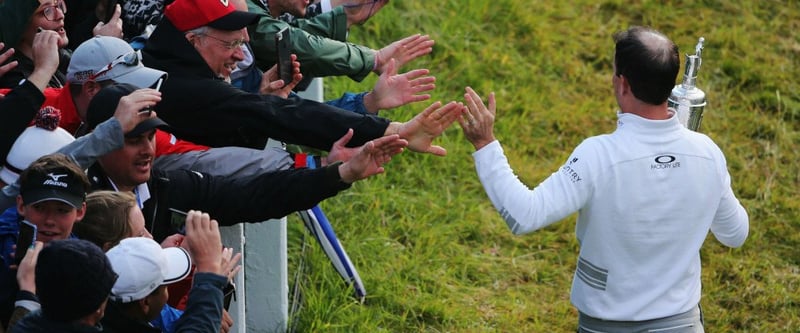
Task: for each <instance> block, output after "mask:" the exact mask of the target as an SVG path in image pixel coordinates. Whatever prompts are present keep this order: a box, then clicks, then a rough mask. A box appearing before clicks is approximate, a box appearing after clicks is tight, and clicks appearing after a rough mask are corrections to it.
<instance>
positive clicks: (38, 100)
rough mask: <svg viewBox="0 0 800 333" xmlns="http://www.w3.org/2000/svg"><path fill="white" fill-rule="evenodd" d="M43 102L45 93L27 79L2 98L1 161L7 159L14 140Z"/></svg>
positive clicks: (0, 126)
mask: <svg viewBox="0 0 800 333" xmlns="http://www.w3.org/2000/svg"><path fill="white" fill-rule="evenodd" d="M42 103H44V95H43V94H42V92H41V91H40V90H39V88H37V87H36V86H35V85H34V84H33V83H30V82H29V81H27V80H26V81H25V83H23V84H22V85H19V86H16V87H15V88H14V89H13V90H11V91H9V92H8V94H7V95H6V97H5V98H3V99H0V112H2V113H3V121H0V158H2V159H0V161H3V162H5V161H6V157H7V156H6V155H7V154H8V152H9V151H10V150H11V146H13V145H14V141H16V140H17V137H19V135H20V134H22V132H23V131H25V128H27V127H28V124H30V123H31V120H33V117H35V116H36V112H37V111H39V108H40V107H41V106H42Z"/></svg>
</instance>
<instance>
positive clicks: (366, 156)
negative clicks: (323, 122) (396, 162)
mask: <svg viewBox="0 0 800 333" xmlns="http://www.w3.org/2000/svg"><path fill="white" fill-rule="evenodd" d="M351 131H352V130H351ZM349 133H350V131H348V134H349ZM406 146H408V141H406V140H403V139H401V138H400V136H399V135H397V134H393V135H387V136H384V137H381V138H377V139H375V140H372V141H369V142H367V143H365V144H364V145H363V146H361V147H360V148H359V149H358V152H357V153H356V154H355V155H354V156H353V157H352V158H350V160H348V161H347V162H344V163H342V164H340V165H339V177H341V179H342V181H343V182H345V183H348V184H351V183H353V182H355V181H358V180H361V179H364V178H367V177H369V176H372V175H377V174H379V173H383V171H384V169H383V165H384V164H386V163H389V161H391V160H392V156H394V155H397V154H399V153H401V152H403V149H404V148H405V147H406Z"/></svg>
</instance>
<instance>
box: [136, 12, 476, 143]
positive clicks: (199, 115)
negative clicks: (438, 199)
mask: <svg viewBox="0 0 800 333" xmlns="http://www.w3.org/2000/svg"><path fill="white" fill-rule="evenodd" d="M258 19H259V16H258V15H257V14H254V13H248V12H242V11H237V10H235V9H234V6H233V5H232V4H230V3H228V2H227V1H218V0H177V1H175V2H173V3H172V4H170V5H169V6H167V8H166V10H165V16H164V19H163V20H162V21H161V22H160V23H159V25H158V26H157V27H156V30H155V31H154V32H153V34H152V35H151V36H150V39H149V40H148V43H147V45H146V46H145V48H144V49H143V53H144V61H145V63H146V64H147V65H148V66H150V67H152V68H156V69H160V70H163V71H166V72H169V73H170V78H169V80H167V81H165V82H164V85H163V86H162V89H161V91H162V92H163V99H162V101H161V102H160V103H159V104H158V105H157V106H156V111H158V113H159V117H161V118H162V119H164V120H165V121H166V122H167V123H169V124H170V126H171V127H172V130H173V134H175V135H176V136H177V137H179V138H182V139H185V140H190V141H193V142H196V143H199V144H204V145H209V146H212V147H219V146H244V147H251V148H263V147H264V145H265V143H266V141H267V139H268V138H270V137H271V138H274V139H277V140H282V141H286V142H287V143H293V144H300V145H305V146H309V147H313V148H316V149H321V150H327V149H329V148H330V147H331V145H332V144H333V143H334V142H335V141H336V140H338V139H339V138H341V137H342V136H343V135H345V134H346V133H347V132H348V130H349V129H353V131H354V134H353V138H352V139H351V141H350V146H360V145H363V144H364V143H366V142H367V141H369V140H372V139H375V138H378V137H382V136H384V135H391V134H399V135H400V137H402V138H404V139H407V140H408V142H409V149H410V150H412V151H416V152H425V153H432V154H435V155H445V154H446V151H445V150H444V148H442V147H438V146H433V145H432V142H433V140H434V139H435V138H436V137H437V136H439V135H440V134H441V133H442V132H444V130H445V129H446V128H447V127H448V126H449V125H451V124H452V123H453V122H454V121H455V119H456V118H457V117H458V116H459V115H460V114H461V112H462V110H463V107H462V105H460V104H459V103H456V102H450V103H448V104H446V105H442V103H440V102H436V103H434V104H432V105H431V106H430V107H428V108H427V109H426V110H425V111H424V112H422V113H420V114H419V115H418V116H416V117H414V118H413V119H411V120H410V121H408V122H404V123H400V122H392V121H389V120H388V119H383V118H379V117H374V116H370V115H362V114H356V113H354V112H348V111H345V110H342V109H338V108H335V107H331V106H327V105H324V104H320V103H317V102H313V101H307V100H303V99H300V98H296V97H292V98H288V99H284V98H280V97H277V96H264V95H259V94H251V93H246V92H244V91H242V90H240V89H238V88H236V87H234V86H232V85H230V84H229V83H228V82H226V81H225V79H226V78H227V77H229V76H230V74H231V72H232V71H233V69H234V68H235V67H236V64H237V62H239V61H241V60H242V59H243V54H242V51H241V49H240V48H234V49H231V48H229V46H230V44H229V43H233V42H236V41H249V36H248V34H247V29H246V26H247V25H249V24H254V23H255V22H257V20H258ZM209 36H211V37H213V38H209ZM218 39H221V40H224V41H227V42H228V44H226V43H222V42H220V41H219V40H218Z"/></svg>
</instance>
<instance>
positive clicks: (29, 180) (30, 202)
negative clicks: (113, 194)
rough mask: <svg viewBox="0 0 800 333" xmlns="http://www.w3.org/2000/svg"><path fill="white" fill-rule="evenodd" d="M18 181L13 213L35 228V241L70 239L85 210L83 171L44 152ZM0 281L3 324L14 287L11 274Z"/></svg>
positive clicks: (10, 310) (61, 158) (61, 157)
mask: <svg viewBox="0 0 800 333" xmlns="http://www.w3.org/2000/svg"><path fill="white" fill-rule="evenodd" d="M19 184H20V195H19V196H17V212H18V214H19V215H20V216H21V217H22V218H24V219H25V220H27V221H29V222H30V223H32V224H34V225H35V226H36V227H37V233H36V240H37V241H40V242H43V243H45V244H48V243H49V242H51V241H54V240H60V239H67V238H70V237H71V234H72V226H73V225H74V224H75V222H77V221H80V220H81V219H82V218H83V215H84V214H85V212H86V202H85V198H86V193H87V192H88V191H89V180H88V179H87V178H86V174H85V173H84V172H83V170H81V169H80V168H79V167H78V166H77V165H76V164H75V163H73V162H72V160H70V159H69V158H68V157H66V156H64V155H61V154H51V155H45V156H42V157H40V158H39V159H37V160H36V161H34V162H33V163H31V165H30V166H28V167H27V168H26V169H25V170H24V171H23V172H22V173H21V174H20V176H19ZM0 283H2V285H1V286H0V290H3V291H4V293H3V295H2V296H3V297H2V299H0V319H2V320H3V325H5V324H6V323H7V321H8V318H9V317H10V315H11V312H12V310H13V306H14V299H13V296H14V293H16V291H17V290H18V286H17V281H16V278H15V277H12V278H5V275H4V278H3V279H2V281H0ZM20 297H22V298H26V297H27V298H32V294H30V295H18V298H20ZM34 299H35V298H34Z"/></svg>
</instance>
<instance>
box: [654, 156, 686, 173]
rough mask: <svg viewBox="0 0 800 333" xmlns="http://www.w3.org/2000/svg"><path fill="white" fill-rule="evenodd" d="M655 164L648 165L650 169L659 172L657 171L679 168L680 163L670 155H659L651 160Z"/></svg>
mask: <svg viewBox="0 0 800 333" xmlns="http://www.w3.org/2000/svg"><path fill="white" fill-rule="evenodd" d="M653 161H654V162H655V164H651V165H650V169H653V170H659V169H674V168H680V167H681V162H680V161H678V158H677V157H675V156H672V155H659V156H656V158H655V159H653Z"/></svg>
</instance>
